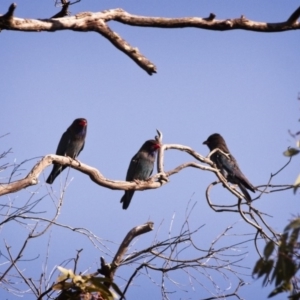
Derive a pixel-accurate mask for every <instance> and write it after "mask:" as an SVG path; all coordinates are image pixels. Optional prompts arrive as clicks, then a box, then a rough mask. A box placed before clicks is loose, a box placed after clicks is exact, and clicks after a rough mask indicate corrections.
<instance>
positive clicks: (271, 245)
mask: <svg viewBox="0 0 300 300" xmlns="http://www.w3.org/2000/svg"><path fill="white" fill-rule="evenodd" d="M273 250H274V242H273V241H269V242H268V243H267V245H266V247H265V249H264V256H265V258H266V259H268V258H269V257H270V255H271V254H272V252H273Z"/></svg>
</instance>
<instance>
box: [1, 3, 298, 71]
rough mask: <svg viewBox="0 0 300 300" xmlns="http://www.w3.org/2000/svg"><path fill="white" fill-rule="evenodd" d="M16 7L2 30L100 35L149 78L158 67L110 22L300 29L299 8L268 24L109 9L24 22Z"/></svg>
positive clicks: (222, 28)
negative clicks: (95, 33) (152, 15)
mask: <svg viewBox="0 0 300 300" xmlns="http://www.w3.org/2000/svg"><path fill="white" fill-rule="evenodd" d="M15 8H16V4H12V5H11V6H10V7H9V9H8V11H7V13H6V14H4V15H2V16H1V15H0V31H1V30H4V29H5V30H17V31H31V32H40V31H49V32H53V31H59V30H73V31H80V32H87V31H93V32H97V33H99V34H101V35H102V36H103V37H105V38H106V39H107V40H109V41H110V42H111V43H112V44H113V45H114V46H115V47H116V48H117V49H119V50H120V51H122V52H123V53H125V54H126V55H127V56H128V57H130V58H131V59H132V60H133V61H134V62H135V63H136V64H138V65H139V66H140V67H141V68H142V69H143V70H145V71H146V72H147V73H148V74H149V75H152V74H153V73H156V66H155V65H154V64H153V63H152V62H151V61H150V60H148V59H147V58H146V57H145V56H144V55H142V54H141V53H140V51H139V50H138V48H135V47H132V46H131V45H130V44H129V43H128V42H127V41H125V40H124V39H123V38H121V36H120V35H118V34H117V33H116V32H114V31H113V30H111V29H110V28H109V27H108V25H107V22H109V21H116V22H120V23H123V24H125V25H130V26H138V27H153V28H199V29H206V30H216V31H226V30H235V29H242V30H247V31H256V32H282V31H288V30H297V29H300V24H299V22H297V20H298V19H299V16H300V7H299V8H297V9H296V10H295V11H294V12H293V13H292V14H291V15H290V16H289V18H288V19H287V20H286V21H284V22H279V23H267V22H256V21H252V20H249V19H247V18H246V17H244V16H241V17H240V18H234V19H226V20H216V19H215V17H216V16H215V14H212V13H211V14H210V15H209V16H208V17H206V18H200V17H184V18H162V17H148V16H137V15H132V14H130V13H128V12H126V11H124V10H123V9H120V8H117V9H110V10H105V11H102V12H96V13H91V12H83V13H79V14H77V15H75V16H68V17H63V18H57V17H60V16H64V15H66V12H65V11H63V12H60V13H58V14H56V15H55V16H54V17H56V18H49V19H21V18H15V17H13V13H14V11H15Z"/></svg>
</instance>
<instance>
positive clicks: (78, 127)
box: [69, 118, 87, 136]
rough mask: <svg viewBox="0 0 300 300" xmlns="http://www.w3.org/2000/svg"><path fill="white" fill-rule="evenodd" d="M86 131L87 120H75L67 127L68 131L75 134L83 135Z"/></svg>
mask: <svg viewBox="0 0 300 300" xmlns="http://www.w3.org/2000/svg"><path fill="white" fill-rule="evenodd" d="M86 129H87V120H86V119H84V118H78V119H75V120H74V121H73V123H72V125H71V126H70V127H69V130H71V132H73V133H75V134H80V135H84V136H85V134H86Z"/></svg>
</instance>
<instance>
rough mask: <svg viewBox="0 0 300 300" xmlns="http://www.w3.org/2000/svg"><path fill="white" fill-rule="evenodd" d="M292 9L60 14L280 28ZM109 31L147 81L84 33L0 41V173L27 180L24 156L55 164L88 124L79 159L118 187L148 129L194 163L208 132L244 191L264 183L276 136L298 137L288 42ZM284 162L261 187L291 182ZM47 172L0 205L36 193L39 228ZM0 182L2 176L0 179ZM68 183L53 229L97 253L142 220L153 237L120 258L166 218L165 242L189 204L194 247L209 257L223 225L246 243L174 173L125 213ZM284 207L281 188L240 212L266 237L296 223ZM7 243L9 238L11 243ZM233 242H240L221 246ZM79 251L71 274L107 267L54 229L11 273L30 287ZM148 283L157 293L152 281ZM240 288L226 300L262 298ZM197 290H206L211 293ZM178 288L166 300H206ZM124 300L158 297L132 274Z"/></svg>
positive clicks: (158, 6)
mask: <svg viewBox="0 0 300 300" xmlns="http://www.w3.org/2000/svg"><path fill="white" fill-rule="evenodd" d="M10 4H11V2H10V1H7V0H2V1H1V3H0V13H1V14H3V13H5V12H6V11H7V8H8V6H9V5H10ZM17 5H18V6H17V9H16V12H15V16H16V17H20V18H47V17H49V16H52V15H54V14H55V13H56V12H57V11H58V9H57V8H55V7H54V1H50V0H48V1H32V0H23V1H20V2H17ZM297 5H299V3H297V1H289V2H287V3H285V4H284V5H283V3H282V1H274V0H272V1H271V0H269V1H261V0H260V1H239V2H237V1H226V2H225V1H222V2H221V1H212V0H210V1H201V2H200V1H193V2H189V3H188V4H187V2H186V1H183V0H178V1H176V2H175V3H174V1H164V2H159V1H134V0H132V1H120V0H118V1H117V0H116V1H104V0H103V1H94V0H93V1H92V0H82V1H81V2H80V3H79V4H77V5H74V6H72V7H71V12H72V14H76V13H78V12H83V11H91V12H97V11H101V10H104V9H110V8H117V7H120V8H123V9H125V10H126V11H128V12H129V13H133V14H140V15H147V16H163V17H185V16H199V17H207V16H208V15H209V13H211V12H212V13H215V14H216V18H217V19H227V18H236V17H239V16H240V15H244V16H246V17H247V18H249V19H251V20H254V21H261V22H264V21H267V22H282V21H284V20H286V19H287V18H288V17H289V16H290V14H291V13H292V12H293V11H294V10H295V9H296V8H297ZM109 26H111V28H113V30H115V31H116V32H117V33H119V34H120V35H121V36H122V37H123V38H125V39H126V40H127V41H128V42H129V43H130V44H131V45H132V46H134V47H138V48H139V50H140V51H141V52H142V53H143V54H144V55H145V56H146V57H147V58H148V59H150V60H151V61H152V62H153V63H155V64H156V66H157V70H158V73H157V74H155V75H153V76H149V75H147V73H146V72H144V71H143V70H142V69H141V68H139V67H138V66H137V65H136V64H135V63H134V62H133V61H131V60H130V59H129V58H128V57H127V56H125V55H124V54H123V53H121V52H120V51H118V50H117V49H116V48H114V47H113V46H112V45H111V44H110V43H109V42H108V41H107V40H105V39H104V38H102V37H101V36H100V35H98V34H96V33H78V32H69V31H64V32H55V33H43V32H41V33H23V32H10V31H6V30H4V31H2V32H1V35H0V39H1V48H2V51H1V55H0V64H1V70H2V80H1V84H0V94H1V98H2V103H3V104H2V109H1V112H0V115H1V120H2V124H3V126H2V127H1V131H0V135H2V134H5V133H9V135H8V136H6V137H4V138H2V139H1V151H4V150H7V149H8V148H10V147H12V152H13V153H12V154H10V155H9V156H8V157H7V162H9V163H16V164H17V163H20V162H23V161H24V160H27V159H32V158H35V159H33V160H30V161H28V162H27V163H26V164H24V165H23V166H22V170H21V171H20V172H19V173H17V175H18V174H19V175H18V176H16V177H15V179H19V178H22V177H24V176H26V175H27V173H28V172H29V171H30V169H31V168H32V167H33V165H34V163H35V162H36V161H37V159H36V157H42V156H44V155H46V154H51V153H55V150H56V147H57V144H58V141H59V139H60V137H61V135H62V133H63V132H64V131H65V130H66V128H67V127H68V126H69V125H70V124H71V123H72V121H73V120H74V119H75V118H78V117H84V118H86V119H87V120H88V134H87V138H86V145H85V149H84V151H83V152H82V153H81V154H80V157H79V160H80V161H82V162H84V163H86V164H88V165H91V166H93V167H95V168H98V169H99V170H100V172H101V173H102V174H103V175H104V176H105V177H107V178H110V179H115V180H123V179H125V176H126V171H127V168H128V164H129V161H130V159H131V157H132V156H133V155H134V154H135V153H136V151H137V150H138V149H139V148H140V146H141V145H142V143H143V142H144V141H145V140H147V139H151V138H153V137H154V136H155V134H156V128H158V129H160V130H161V131H162V132H163V134H164V142H165V143H178V144H183V145H187V146H190V147H192V148H193V149H195V150H196V151H198V152H199V153H201V154H203V155H207V154H208V149H207V148H206V147H205V146H204V145H202V142H203V141H204V140H206V138H207V137H208V136H209V135H210V134H212V133H215V132H218V133H220V134H222V135H223V136H224V138H225V139H226V141H227V144H228V146H229V149H230V150H231V152H232V153H233V155H234V156H235V157H236V159H237V160H238V162H239V164H240V167H241V169H242V171H243V172H244V173H245V175H246V176H247V177H248V179H249V180H250V181H251V183H252V184H253V185H255V186H256V185H261V184H266V183H267V182H268V180H269V176H270V174H271V173H274V172H276V171H277V170H278V169H280V168H281V167H282V166H283V165H284V164H285V163H286V161H287V159H286V158H285V157H284V156H283V155H282V152H283V151H284V150H285V149H286V148H287V147H288V146H294V144H295V141H294V140H293V139H292V138H291V137H290V136H289V135H288V129H291V130H292V131H296V130H298V119H299V103H298V102H297V96H298V92H299V78H300V69H299V65H298V61H299V53H300V45H299V43H298V42H297V39H298V37H299V32H298V31H290V32H283V33H272V34H270V33H255V32H246V31H241V30H239V31H230V32H229V31H228V32H215V31H206V30H200V29H152V28H138V27H130V26H126V25H123V24H118V23H113V22H110V23H109ZM192 160H193V159H192V158H191V157H189V156H188V155H187V154H184V153H179V152H177V151H168V152H167V153H166V154H165V168H166V170H169V169H171V168H173V167H175V166H177V165H179V164H180V163H183V162H187V161H192ZM298 164H299V158H298V157H296V158H295V159H294V160H293V161H292V163H291V164H290V165H289V166H288V167H287V168H286V169H284V170H283V171H282V172H281V173H280V174H279V175H278V176H276V177H275V178H274V179H273V183H274V184H289V183H293V182H294V180H295V178H296V176H297V175H298V173H299V168H298ZM49 172H50V168H48V169H46V170H45V172H44V174H43V176H41V177H40V178H39V179H40V183H39V185H38V186H35V187H31V188H28V189H26V191H22V192H21V193H17V194H11V195H9V196H7V197H6V196H5V197H3V199H2V201H3V200H5V202H6V201H13V203H14V205H16V206H21V205H22V204H24V203H25V202H26V201H27V200H28V199H29V197H30V195H31V193H32V192H34V191H37V194H36V195H35V196H34V197H36V198H38V197H41V196H45V198H44V199H43V201H42V202H41V203H40V204H39V206H38V207H37V208H36V210H37V211H39V212H40V215H42V216H43V217H48V218H50V217H51V216H52V215H53V206H54V203H56V202H55V201H56V200H54V203H53V201H52V198H51V197H50V196H49V195H48V193H49V192H51V193H53V194H54V195H56V196H58V195H59V193H60V189H61V186H62V185H63V183H64V182H65V180H66V176H67V175H68V172H67V171H64V173H63V174H62V175H61V176H60V177H59V178H58V180H56V182H55V184H54V185H53V186H52V189H53V190H52V189H51V188H50V187H49V186H48V185H47V184H45V178H46V177H47V176H48V174H49ZM5 176H7V174H3V175H2V176H1V177H2V178H4V177H5ZM71 179H72V181H71V183H70V184H69V186H68V189H67V191H66V194H65V197H64V201H63V207H62V210H61V214H60V216H59V218H58V222H59V223H62V224H68V225H70V226H72V227H85V228H88V229H89V230H91V231H92V232H94V233H95V234H96V235H98V236H99V237H101V238H102V239H103V240H104V241H105V240H109V241H112V242H113V243H108V242H106V243H107V244H108V247H109V248H110V249H111V251H112V253H114V252H115V251H116V249H117V246H118V243H120V242H121V241H122V239H123V238H124V236H125V235H126V233H127V232H128V231H129V230H130V229H131V228H132V227H134V226H137V225H140V224H143V223H145V222H146V221H148V220H151V221H153V222H154V223H155V230H154V231H153V232H152V233H148V234H147V235H144V236H141V237H140V238H139V239H138V242H136V243H135V244H134V246H133V249H137V250H140V249H142V248H145V247H148V246H149V245H150V244H151V243H152V241H153V239H154V237H155V235H156V234H157V230H158V228H159V227H160V224H162V225H161V228H160V231H159V233H158V237H159V240H164V239H166V238H167V235H168V231H169V226H170V223H171V220H172V218H173V216H174V215H175V220H174V222H173V231H172V235H175V234H177V233H178V231H179V229H180V227H181V225H182V223H183V222H184V217H185V211H186V208H187V205H188V202H189V201H190V200H191V204H192V203H196V206H195V208H194V210H193V213H192V216H191V219H190V224H191V227H192V228H197V227H199V226H201V225H205V227H204V228H203V229H202V230H201V231H199V232H198V233H197V235H196V236H195V241H196V242H197V245H198V246H199V247H201V248H207V247H209V245H210V242H211V241H212V240H213V239H215V237H216V236H218V235H219V234H220V233H221V232H223V230H224V229H225V228H226V227H227V226H230V225H232V224H235V223H236V225H235V226H234V229H233V232H234V233H236V234H243V233H247V234H253V233H254V230H253V228H251V227H250V226H249V225H247V224H244V222H243V221H241V217H240V216H239V215H238V214H229V213H216V212H213V211H212V210H211V209H210V208H209V207H208V205H207V203H206V199H205V189H206V187H207V186H208V185H209V184H210V183H211V182H212V181H214V180H215V176H214V175H213V174H211V173H208V172H204V171H200V170H194V169H185V170H183V171H182V172H180V173H179V174H177V175H174V176H172V177H171V180H170V183H169V184H167V185H165V186H164V187H162V188H161V189H157V190H149V191H144V192H136V194H135V195H134V198H133V200H132V202H131V205H130V207H129V209H128V210H127V211H123V210H122V208H121V204H120V203H119V201H120V198H121V197H122V194H123V192H121V191H111V190H108V189H104V188H102V187H99V186H96V185H95V184H94V183H92V182H91V181H90V180H89V178H88V177H87V176H85V175H84V174H80V173H79V172H76V171H75V170H70V172H69V175H68V178H67V180H68V182H69V181H70V180H71ZM213 197H214V199H215V201H216V202H217V203H222V204H232V203H236V199H235V198H233V196H232V195H231V194H230V193H229V192H228V191H226V190H225V189H223V188H222V187H221V186H218V187H216V188H215V189H214V190H213ZM298 201H299V195H293V193H292V191H287V192H282V193H275V194H271V195H265V196H263V197H262V198H261V199H260V200H258V201H256V202H255V203H254V206H255V207H256V208H258V209H260V210H261V211H263V212H266V213H268V214H269V215H271V216H272V217H270V218H268V219H267V221H268V222H269V224H271V226H272V227H273V228H274V229H275V230H277V231H281V230H282V229H283V228H284V226H285V225H286V224H287V222H288V220H289V219H290V218H291V216H292V215H296V214H297V213H298V212H299V204H298ZM191 204H190V205H191ZM16 232H17V233H18V237H19V236H20V237H19V238H16ZM26 232H27V231H26V230H25V229H24V226H22V225H20V224H16V223H12V222H11V223H9V224H7V225H6V226H4V227H3V228H2V240H1V246H0V247H1V248H0V250H1V252H2V253H5V248H4V241H5V242H6V243H7V244H9V245H11V247H12V252H13V253H15V254H16V253H17V252H18V249H19V247H20V245H21V243H22V241H23V239H24V237H25V236H26ZM49 239H50V247H49V253H48V254H47V246H48V241H49ZM243 239H245V237H234V238H232V239H231V240H233V241H241V240H243ZM104 243H105V242H104ZM224 245H226V241H225V240H224ZM261 245H263V243H262V244H261ZM247 246H248V248H247V249H246V250H245V251H248V252H249V254H248V255H247V257H246V258H245V260H244V261H243V262H242V264H243V266H246V267H248V268H249V269H245V270H243V273H244V274H251V270H252V267H253V265H254V262H255V261H256V260H257V259H258V256H257V253H256V252H255V249H254V247H253V243H248V244H247ZM81 248H83V249H84V251H83V253H82V256H81V259H80V263H79V268H78V270H80V271H84V270H87V269H88V268H90V271H91V272H93V271H95V270H96V268H98V267H99V257H100V256H104V257H105V258H106V259H107V260H108V261H110V259H111V258H110V257H109V256H106V255H105V254H103V252H101V251H100V250H98V249H96V248H95V247H94V246H93V244H92V243H91V242H90V241H89V240H88V239H87V238H84V237H82V236H81V235H78V234H75V233H73V232H71V231H69V230H66V229H61V228H58V227H55V228H53V229H52V231H51V234H48V235H46V236H45V237H43V238H41V239H40V240H33V241H31V242H30V244H29V246H28V248H27V250H26V253H24V256H25V258H30V259H32V258H36V257H38V258H37V259H36V260H35V261H34V262H30V263H28V262H27V263H25V262H24V265H23V267H24V269H26V271H25V272H27V273H26V274H30V275H28V276H32V277H34V278H38V277H39V274H40V273H41V272H42V270H43V265H44V264H45V263H46V257H48V261H47V264H48V270H47V272H48V273H47V274H48V275H49V272H50V271H51V270H52V268H54V267H55V265H59V264H61V262H62V261H64V260H65V259H68V258H70V257H74V256H75V255H76V249H81ZM104 252H105V253H107V251H106V250H105V251H104ZM193 255H194V253H191V256H193ZM187 257H189V255H188V253H187ZM4 261H5V259H3V260H2V262H4ZM70 267H71V265H70ZM134 269H135V266H129V267H123V268H122V269H120V270H119V272H117V275H118V276H120V277H121V278H119V277H118V278H116V279H117V283H118V284H119V285H120V286H121V287H122V286H124V284H125V281H124V280H123V279H122V278H125V279H126V278H128V277H129V276H130V274H131V273H132V272H133V271H134ZM1 272H2V271H1ZM216 276H217V275H216ZM153 277H154V278H155V280H156V281H157V282H160V281H159V280H160V279H159V276H157V275H153ZM174 277H175V278H176V279H177V280H179V281H181V282H185V281H186V280H187V276H186V274H183V273H178V274H176V275H174ZM54 278H55V277H54ZM216 278H217V277H216ZM243 278H244V280H245V281H247V282H249V283H251V284H250V285H247V286H244V287H243V288H242V289H241V290H240V294H241V296H242V297H244V298H245V299H253V298H254V297H255V296H256V297H258V295H259V297H260V299H262V298H266V296H267V295H268V293H269V292H270V288H268V287H267V288H264V289H263V288H262V287H261V281H260V280H258V281H255V280H253V279H252V278H251V276H244V277H243ZM218 279H219V280H220V281H218V283H219V284H220V286H221V287H224V286H225V287H226V284H225V283H224V282H223V281H222V279H221V278H218ZM53 280H54V279H53ZM223 285H224V286H223ZM170 289H175V290H176V287H175V286H174V285H173V286H172V285H170ZM210 290H212V291H214V290H213V288H211V289H210ZM147 291H149V292H148V293H146V292H147ZM187 291H188V292H183V291H177V294H174V296H173V297H174V298H173V297H171V299H199V298H204V297H209V296H210V294H209V293H206V291H205V290H204V289H202V288H201V286H199V285H197V284H195V290H193V289H192V288H187ZM229 291H230V290H229ZM1 294H3V295H2V296H3V297H5V296H6V297H9V298H11V296H7V293H6V292H5V291H4V290H0V295H1ZM146 295H149V298H147V296H146ZM150 295H151V296H150ZM3 297H1V298H3ZM28 297H29V296H28ZM137 297H143V299H154V298H156V297H160V289H159V288H158V287H157V286H155V285H154V284H152V283H151V282H150V280H149V279H148V278H147V277H145V276H144V277H143V276H141V277H140V278H138V279H137V280H136V281H135V285H134V286H132V287H131V288H130V289H129V292H128V299H134V298H137ZM29 298H30V297H29ZM29 298H28V299H29Z"/></svg>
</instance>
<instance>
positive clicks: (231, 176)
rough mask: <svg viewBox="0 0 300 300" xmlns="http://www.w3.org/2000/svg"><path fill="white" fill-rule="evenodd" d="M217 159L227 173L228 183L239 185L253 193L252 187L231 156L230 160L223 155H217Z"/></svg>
mask: <svg viewBox="0 0 300 300" xmlns="http://www.w3.org/2000/svg"><path fill="white" fill-rule="evenodd" d="M218 159H219V162H220V164H221V165H222V167H223V168H224V169H225V171H226V172H227V173H228V180H229V181H232V183H237V184H239V183H241V184H243V185H244V186H245V187H246V188H247V189H249V190H251V191H252V192H254V193H255V190H254V187H253V185H252V184H251V183H250V182H249V181H248V179H247V178H246V176H245V175H244V174H243V173H242V171H241V170H240V168H239V165H238V163H237V161H236V160H235V158H234V157H233V156H232V155H230V158H227V157H226V156H224V155H219V157H218Z"/></svg>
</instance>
